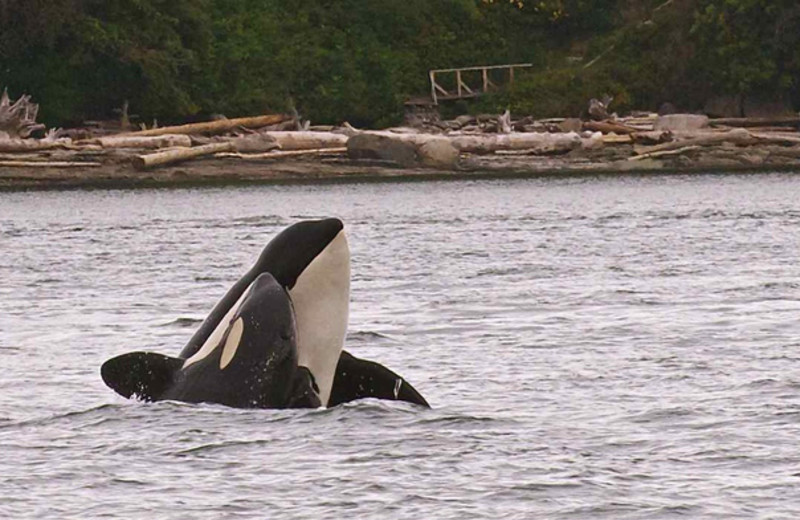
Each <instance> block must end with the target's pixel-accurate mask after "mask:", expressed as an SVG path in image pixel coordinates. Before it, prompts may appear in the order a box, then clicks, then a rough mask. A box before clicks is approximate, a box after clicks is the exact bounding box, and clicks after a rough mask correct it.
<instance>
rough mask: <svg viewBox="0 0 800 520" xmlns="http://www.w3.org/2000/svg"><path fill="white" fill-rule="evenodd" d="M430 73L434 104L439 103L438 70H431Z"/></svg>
mask: <svg viewBox="0 0 800 520" xmlns="http://www.w3.org/2000/svg"><path fill="white" fill-rule="evenodd" d="M428 74H429V75H430V77H431V99H433V104H434V105H438V104H439V100H438V99H437V98H436V72H434V71H430V72H429V73H428Z"/></svg>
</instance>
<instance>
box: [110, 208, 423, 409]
mask: <svg viewBox="0 0 800 520" xmlns="http://www.w3.org/2000/svg"><path fill="white" fill-rule="evenodd" d="M349 301H350V252H349V248H348V246H347V238H346V236H345V233H344V225H343V224H342V222H341V221H340V220H338V219H324V220H312V221H303V222H298V223H297V224H294V225H292V226H289V227H288V228H286V229H284V230H283V231H282V232H281V233H279V234H278V235H277V236H275V238H273V239H272V240H271V241H270V242H269V243H268V244H267V246H266V247H265V248H264V250H263V251H262V253H261V255H260V256H259V258H258V260H257V261H256V263H255V265H253V267H252V268H251V269H250V270H249V271H248V272H247V273H245V274H244V276H242V278H240V279H239V281H237V282H236V283H235V284H234V285H233V287H231V289H230V290H228V292H227V293H226V294H225V296H223V298H222V299H221V300H220V301H219V302H218V303H217V305H216V306H215V307H214V308H213V309H212V311H211V313H210V314H209V315H208V317H207V318H206V319H205V320H204V321H203V323H202V324H201V325H200V327H199V328H198V330H197V331H196V332H195V334H194V335H193V336H192V338H191V339H190V340H189V342H188V344H187V345H186V346H185V347H184V348H183V350H182V351H181V353H180V354H179V356H178V357H174V358H173V357H168V356H162V355H160V354H153V353H146V352H133V353H130V354H125V355H122V356H118V357H116V358H113V359H110V360H109V361H106V363H104V364H103V366H102V368H101V375H102V377H103V380H104V381H105V383H106V384H107V385H108V386H109V387H111V388H112V389H114V390H115V391H116V392H117V393H119V394H121V395H123V396H124V397H126V398H131V397H137V398H139V399H143V400H146V401H157V400H165V399H172V400H179V401H186V402H211V403H218V404H223V405H228V406H235V407H246V408H302V407H317V406H325V405H327V406H335V405H338V404H342V403H345V402H348V401H352V400H356V399H362V398H369V397H371V398H377V399H389V400H400V401H407V402H411V403H414V404H418V405H421V406H425V407H428V406H429V405H428V403H427V401H425V399H424V398H423V397H422V395H421V394H420V393H419V392H417V391H416V389H414V387H413V386H411V384H409V383H408V382H407V381H405V380H404V379H403V378H402V377H400V376H399V375H397V374H395V373H394V372H392V371H391V370H389V369H388V368H386V367H384V366H382V365H380V364H379V363H375V362H373V361H367V360H361V359H358V358H356V357H354V356H352V355H351V354H349V353H348V352H346V351H344V350H342V348H343V344H344V338H345V334H346V331H347V320H348V308H349ZM248 323H249V324H250V325H248ZM288 331H291V332H288Z"/></svg>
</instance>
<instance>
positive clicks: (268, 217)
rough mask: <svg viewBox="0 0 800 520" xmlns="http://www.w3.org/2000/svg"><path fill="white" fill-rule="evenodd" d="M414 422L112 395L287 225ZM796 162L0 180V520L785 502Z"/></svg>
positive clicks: (798, 337) (791, 450)
mask: <svg viewBox="0 0 800 520" xmlns="http://www.w3.org/2000/svg"><path fill="white" fill-rule="evenodd" d="M320 216H338V217H340V218H342V219H343V220H344V221H345V225H346V227H347V229H348V233H349V239H350V247H351V251H352V272H353V285H352V307H351V316H350V334H349V337H348V341H347V348H348V349H349V350H350V351H351V352H353V353H355V354H356V355H359V356H361V357H367V358H370V359H374V360H377V361H380V362H382V363H384V364H385V365H387V366H389V367H391V368H392V369H394V370H396V371H397V372H399V373H401V374H402V375H404V376H405V377H406V378H407V379H408V380H409V381H410V382H412V384H414V385H415V386H416V387H417V389H418V390H420V391H421V392H422V393H423V395H425V396H426V397H427V399H428V400H429V401H430V403H431V405H432V406H433V409H431V410H422V409H418V408H416V407H414V406H411V405H404V404H396V403H385V402H378V401H363V402H359V403H351V404H349V405H346V406H342V407H338V408H334V409H328V410H311V411H269V410H234V409H228V408H224V407H220V406H210V405H186V404H181V403H170V402H167V403H158V404H149V405H148V404H142V403H137V402H129V401H126V400H124V399H122V398H120V397H118V396H116V394H114V393H113V392H112V391H111V390H109V389H108V388H106V387H105V386H104V385H103V383H102V381H101V380H100V377H99V367H100V364H101V363H102V362H103V361H104V360H105V359H107V358H109V357H112V356H115V355H118V354H121V353H124V352H127V351H131V350H141V349H146V350H154V351H158V352H162V353H165V354H172V355H175V354H177V353H178V352H179V351H180V349H181V347H182V346H183V345H184V343H185V342H186V341H187V339H188V338H189V337H190V336H191V334H192V332H193V330H194V328H196V327H197V326H198V324H199V322H200V320H202V319H203V318H204V316H205V314H206V313H207V312H208V310H209V309H210V308H211V307H212V305H213V304H214V303H215V301H216V299H217V298H219V297H220V296H221V295H222V294H223V293H224V292H225V291H226V289H227V288H228V287H229V285H230V284H232V283H233V282H234V281H235V280H236V279H237V278H238V276H239V275H240V274H242V273H243V272H244V271H245V270H246V269H247V268H248V267H249V265H250V264H251V262H252V261H253V260H254V259H255V258H256V256H257V255H258V253H259V252H260V250H261V248H262V247H263V246H264V244H266V242H267V241H268V240H269V239H270V238H271V237H272V236H274V234H275V233H277V232H278V231H279V230H280V229H282V228H283V227H285V226H286V225H288V224H290V223H293V222H295V221H297V220H299V219H304V218H311V217H320ZM799 259H800V177H798V176H792V175H788V174H787V175H784V174H774V175H752V176H748V175H729V176H685V177H682V176H674V177H646V176H642V177H635V176H628V177H605V178H579V179H575V178H573V179H557V178H545V179H534V180H513V181H511V180H509V181H497V180H496V181H480V182H470V181H459V182H443V183H435V182H432V183H409V184H391V183H389V184H346V185H328V186H284V187H274V186H273V187H268V186H263V187H239V188H213V189H191V190H141V191H72V192H30V193H0V279H2V284H0V490H2V494H1V495H0V517H2V518H125V519H131V518H147V519H152V518H169V519H173V518H174V519H178V518H181V519H182V518H345V517H349V518H415V519H421V518H487V519H488V518H491V519H495V518H557V519H567V518H588V519H594V518H609V519H617V518H711V517H713V518H797V517H798V514H800V449H798V445H799V444H800V320H798V318H799V317H800V260H799Z"/></svg>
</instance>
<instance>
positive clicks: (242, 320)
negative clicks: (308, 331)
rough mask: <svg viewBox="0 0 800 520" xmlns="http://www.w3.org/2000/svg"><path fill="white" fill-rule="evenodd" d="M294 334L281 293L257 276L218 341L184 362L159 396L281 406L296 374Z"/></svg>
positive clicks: (288, 303) (289, 311) (290, 310)
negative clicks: (174, 377)
mask: <svg viewBox="0 0 800 520" xmlns="http://www.w3.org/2000/svg"><path fill="white" fill-rule="evenodd" d="M296 334H297V332H296V325H295V319H294V310H293V308H292V302H291V300H290V299H289V296H288V294H287V293H286V290H285V289H284V288H283V287H282V286H281V284H279V283H278V282H277V281H276V280H275V278H274V277H273V276H272V275H271V274H269V273H263V274H261V275H259V276H258V277H257V278H256V279H255V281H254V282H253V283H252V284H251V285H250V288H249V289H248V290H247V291H245V293H244V295H243V296H242V298H241V299H240V301H239V303H238V305H237V307H236V310H235V312H234V314H233V316H232V318H231V319H230V321H228V322H227V324H226V329H225V332H224V334H223V335H222V337H221V339H220V340H219V342H217V343H216V344H215V345H210V344H209V345H206V346H204V348H203V349H201V350H200V351H198V352H197V353H196V354H195V355H194V356H192V357H190V358H189V359H187V360H186V361H185V362H184V364H183V367H182V370H181V373H180V374H179V376H178V377H177V378H176V380H175V385H174V388H173V389H172V390H171V391H169V392H168V393H167V394H165V395H164V396H163V398H164V399H176V400H181V401H189V402H215V403H221V404H225V405H228V406H236V407H246V408H251V407H258V408H282V407H284V406H286V403H287V401H288V399H289V397H290V395H289V394H290V392H291V390H292V384H293V380H294V377H295V372H296V370H297V349H296Z"/></svg>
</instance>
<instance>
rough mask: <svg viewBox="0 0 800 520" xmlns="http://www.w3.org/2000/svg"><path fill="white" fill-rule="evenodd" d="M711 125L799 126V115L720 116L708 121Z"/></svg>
mask: <svg viewBox="0 0 800 520" xmlns="http://www.w3.org/2000/svg"><path fill="white" fill-rule="evenodd" d="M709 124H710V125H711V126H735V127H741V128H745V127H747V128H749V127H754V126H800V117H792V116H790V117H720V118H717V119H711V120H710V121H709Z"/></svg>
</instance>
